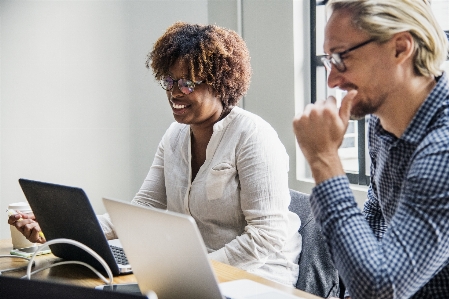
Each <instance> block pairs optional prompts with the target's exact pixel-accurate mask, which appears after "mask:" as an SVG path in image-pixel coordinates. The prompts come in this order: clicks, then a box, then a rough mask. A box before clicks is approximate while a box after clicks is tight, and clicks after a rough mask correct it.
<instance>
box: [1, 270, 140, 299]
mask: <svg viewBox="0 0 449 299" xmlns="http://www.w3.org/2000/svg"><path fill="white" fill-rule="evenodd" d="M0 297H1V298H2V299H10V298H11V299H17V298H21V299H61V298H64V299H72V298H73V299H74V298H77V299H78V298H82V299H139V298H147V297H145V296H139V295H135V294H127V293H119V292H110V291H100V290H95V289H94V288H85V287H79V286H72V285H67V284H60V283H53V282H44V281H38V280H28V279H19V278H13V277H6V276H4V275H0Z"/></svg>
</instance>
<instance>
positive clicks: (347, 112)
mask: <svg viewBox="0 0 449 299" xmlns="http://www.w3.org/2000/svg"><path fill="white" fill-rule="evenodd" d="M356 95H357V90H351V91H349V92H348V93H347V94H346V96H345V97H344V98H343V100H342V101H341V106H340V111H339V115H340V118H341V119H342V120H343V121H344V122H345V123H348V121H349V118H350V116H351V109H352V105H353V101H354V98H355V96H356Z"/></svg>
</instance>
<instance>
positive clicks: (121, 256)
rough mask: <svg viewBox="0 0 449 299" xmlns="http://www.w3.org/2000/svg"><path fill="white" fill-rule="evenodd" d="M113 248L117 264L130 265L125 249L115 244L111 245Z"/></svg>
mask: <svg viewBox="0 0 449 299" xmlns="http://www.w3.org/2000/svg"><path fill="white" fill-rule="evenodd" d="M109 247H111V250H112V254H113V255H114V258H115V261H116V262H117V264H121V265H128V264H129V262H128V259H127V258H126V255H125V251H123V248H122V247H117V246H114V245H109Z"/></svg>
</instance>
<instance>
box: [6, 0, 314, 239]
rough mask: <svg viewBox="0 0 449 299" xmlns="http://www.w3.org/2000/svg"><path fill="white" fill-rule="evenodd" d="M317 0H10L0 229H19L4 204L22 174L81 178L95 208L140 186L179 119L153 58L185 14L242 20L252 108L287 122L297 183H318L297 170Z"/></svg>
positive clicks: (231, 23) (285, 136) (15, 196)
mask: <svg viewBox="0 0 449 299" xmlns="http://www.w3.org/2000/svg"><path fill="white" fill-rule="evenodd" d="M309 5H310V3H309V1H307V0H192V1H187V0H177V1H175V0H147V1H132V0H121V1H120V0H117V1H96V0H89V1H5V0H0V47H1V48H0V103H1V106H0V122H1V128H0V129H1V131H0V146H1V155H0V166H1V167H0V171H1V172H0V176H1V177H0V238H6V237H9V228H8V225H7V224H6V213H4V216H2V212H1V211H5V209H6V207H7V205H8V203H10V202H14V201H20V200H24V197H23V194H22V192H21V190H20V187H19V184H18V183H17V180H18V179H19V178H20V177H25V178H30V179H36V180H43V181H49V182H55V183H61V184H67V185H74V186H78V187H82V188H83V189H84V190H85V191H86V193H87V194H88V196H89V198H90V199H91V201H92V204H93V206H94V209H95V210H96V212H97V213H102V212H104V209H103V207H102V204H101V197H102V196H112V197H116V198H120V199H128V200H129V199H131V198H132V197H133V196H134V194H135V192H136V191H137V190H138V188H139V187H140V185H141V183H142V181H143V179H144V177H145V175H146V173H147V171H148V169H149V167H150V165H151V162H152V160H153V156H154V153H155V151H156V147H157V144H158V142H159V140H160V138H161V136H162V134H163V133H164V131H165V130H166V128H167V127H168V125H169V123H170V122H172V121H173V117H172V115H171V111H170V109H169V107H168V105H167V104H166V102H165V94H164V92H163V90H162V89H161V88H160V87H159V85H158V83H156V82H154V80H153V77H152V74H151V72H150V71H148V70H146V68H145V67H144V61H145V57H146V54H147V53H148V51H149V50H150V49H151V47H152V44H153V43H154V42H155V40H156V39H157V37H159V36H160V35H161V34H162V32H163V31H164V29H165V28H167V27H168V26H169V25H170V24H172V23H173V22H175V21H177V20H183V21H188V22H198V23H203V24H204V23H215V24H217V25H220V26H225V27H228V28H231V29H233V30H236V31H237V30H238V29H239V25H240V26H241V28H242V35H243V38H244V39H245V41H246V42H247V45H248V48H249V50H250V53H251V64H252V67H253V71H254V73H253V77H252V82H251V86H250V89H249V92H248V95H247V96H246V97H245V101H244V108H245V109H247V110H249V111H251V112H254V113H256V114H258V115H260V116H261V117H263V118H264V119H265V120H267V121H268V122H269V123H270V124H271V125H272V126H273V127H274V128H275V129H276V131H277V132H278V134H279V136H280V139H281V141H282V142H283V143H284V145H285V147H286V149H287V152H288V154H289V156H290V173H289V184H290V187H291V188H293V189H297V190H301V191H305V192H307V191H309V189H308V188H309V186H308V185H306V184H304V183H303V182H300V181H298V180H297V179H296V171H295V168H296V155H297V153H296V142H295V137H294V134H293V130H292V119H293V117H294V115H295V110H297V109H301V107H302V106H303V105H304V103H308V102H309V101H310V78H309V73H310V68H309V64H310V59H309V56H310V54H309V53H310V50H309V44H308V40H309V28H308V24H309ZM239 7H240V8H241V11H240V12H239V9H238V8H239ZM239 14H241V16H242V18H241V20H239V19H238V16H239ZM299 154H300V152H299ZM2 223H3V224H2Z"/></svg>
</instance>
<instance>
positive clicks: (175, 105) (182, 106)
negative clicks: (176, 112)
mask: <svg viewBox="0 0 449 299" xmlns="http://www.w3.org/2000/svg"><path fill="white" fill-rule="evenodd" d="M171 104H172V106H173V108H175V109H182V108H185V107H187V106H186V105H177V104H175V103H171Z"/></svg>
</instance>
